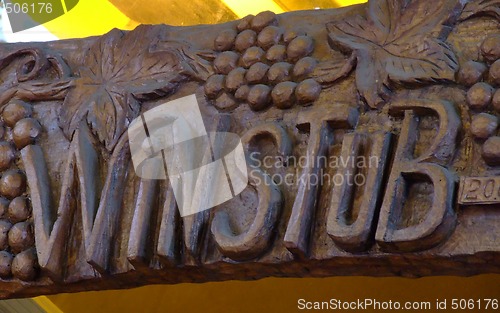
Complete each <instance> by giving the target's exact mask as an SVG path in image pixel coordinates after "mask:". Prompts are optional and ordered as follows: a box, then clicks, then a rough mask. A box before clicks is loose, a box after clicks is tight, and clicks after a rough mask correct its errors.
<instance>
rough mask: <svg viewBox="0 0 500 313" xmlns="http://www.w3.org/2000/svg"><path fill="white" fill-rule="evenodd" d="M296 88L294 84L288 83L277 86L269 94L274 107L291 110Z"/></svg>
mask: <svg viewBox="0 0 500 313" xmlns="http://www.w3.org/2000/svg"><path fill="white" fill-rule="evenodd" d="M296 86H297V84H296V83H294V82H288V81H287V82H282V83H279V84H277V85H276V86H275V87H274V88H273V91H272V92H271V98H272V99H273V103H274V105H276V107H278V108H280V109H288V108H291V107H292V106H293V103H294V101H295V95H294V93H295V87H296Z"/></svg>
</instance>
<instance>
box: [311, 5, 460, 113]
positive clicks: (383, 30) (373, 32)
mask: <svg viewBox="0 0 500 313" xmlns="http://www.w3.org/2000/svg"><path fill="white" fill-rule="evenodd" d="M462 6H463V4H462V3H461V2H460V1H458V0H456V1H455V0H438V1H428V0H414V1H401V0H371V1H369V3H368V6H367V13H366V16H360V15H355V16H352V17H349V18H347V19H344V20H342V21H339V22H333V23H329V24H327V29H328V32H329V41H330V45H331V46H332V47H333V48H336V49H339V50H341V51H343V52H347V53H352V54H353V57H354V58H355V59H356V63H357V64H356V85H357V87H358V91H359V93H360V95H361V97H362V98H363V99H364V100H365V101H366V102H367V103H368V105H370V106H371V107H373V108H376V107H379V106H380V105H381V104H382V103H384V102H385V101H387V100H388V98H389V96H390V94H391V89H392V87H393V84H395V83H396V84H398V83H409V84H421V83H426V82H437V81H445V80H453V79H454V74H455V72H456V71H457V69H458V63H457V60H456V57H455V55H454V53H453V51H452V50H451V49H450V47H449V46H448V45H446V44H445V43H444V41H443V40H444V37H446V35H447V33H448V32H449V30H450V28H449V27H448V26H447V24H449V23H452V22H453V21H454V20H455V19H456V18H457V17H458V15H459V14H460V12H461V10H462ZM345 62H347V63H344V64H343V66H340V67H339V73H338V74H329V75H330V78H328V77H326V78H325V75H326V74H325V73H321V72H317V79H319V80H320V81H324V82H326V83H332V82H333V81H332V79H335V80H336V79H339V78H342V77H345V76H346V75H347V74H348V73H349V72H350V70H351V68H352V66H350V65H352V64H353V61H352V58H349V59H347V60H346V61H345ZM320 69H321V66H320Z"/></svg>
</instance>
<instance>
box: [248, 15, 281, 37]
mask: <svg viewBox="0 0 500 313" xmlns="http://www.w3.org/2000/svg"><path fill="white" fill-rule="evenodd" d="M275 23H276V14H274V13H273V12H271V11H264V12H260V13H259V14H257V15H255V17H254V18H253V19H252V21H251V23H250V27H251V28H252V29H253V30H255V31H256V32H260V31H261V30H263V29H264V27H266V26H269V25H272V24H275Z"/></svg>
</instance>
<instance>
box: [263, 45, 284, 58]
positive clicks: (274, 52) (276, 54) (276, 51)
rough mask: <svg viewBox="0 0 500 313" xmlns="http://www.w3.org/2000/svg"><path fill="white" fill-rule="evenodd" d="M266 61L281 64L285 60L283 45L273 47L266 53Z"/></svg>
mask: <svg viewBox="0 0 500 313" xmlns="http://www.w3.org/2000/svg"><path fill="white" fill-rule="evenodd" d="M266 59H267V60H268V61H269V62H281V61H284V60H285V59H286V47H285V46H283V45H274V46H272V47H271V48H269V50H267V52H266Z"/></svg>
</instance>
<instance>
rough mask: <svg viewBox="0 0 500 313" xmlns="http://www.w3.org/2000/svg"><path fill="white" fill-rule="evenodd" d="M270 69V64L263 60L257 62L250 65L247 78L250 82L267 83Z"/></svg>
mask: <svg viewBox="0 0 500 313" xmlns="http://www.w3.org/2000/svg"><path fill="white" fill-rule="evenodd" d="M268 70H269V65H267V64H264V63H262V62H257V63H255V64H254V65H252V66H250V68H249V69H248V71H247V73H246V75H245V78H246V80H247V82H249V83H250V84H259V83H265V82H266V74H267V71H268Z"/></svg>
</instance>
